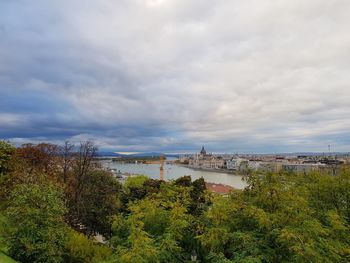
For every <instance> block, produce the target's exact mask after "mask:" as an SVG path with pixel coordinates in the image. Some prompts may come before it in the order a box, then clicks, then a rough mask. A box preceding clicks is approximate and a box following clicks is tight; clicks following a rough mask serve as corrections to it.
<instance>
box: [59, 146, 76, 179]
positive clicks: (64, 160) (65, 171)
mask: <svg viewBox="0 0 350 263" xmlns="http://www.w3.org/2000/svg"><path fill="white" fill-rule="evenodd" d="M73 150H74V144H71V143H69V142H68V141H65V142H64V145H63V146H60V147H59V152H60V157H61V167H62V177H63V178H62V180H63V183H64V184H66V183H67V181H68V177H69V172H70V171H71V170H72V166H73V160H74V159H73V157H74V152H73Z"/></svg>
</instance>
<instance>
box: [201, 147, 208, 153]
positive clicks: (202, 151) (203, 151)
mask: <svg viewBox="0 0 350 263" xmlns="http://www.w3.org/2000/svg"><path fill="white" fill-rule="evenodd" d="M200 154H201V155H207V152H206V150H205V149H204V146H202V150H201V152H200Z"/></svg>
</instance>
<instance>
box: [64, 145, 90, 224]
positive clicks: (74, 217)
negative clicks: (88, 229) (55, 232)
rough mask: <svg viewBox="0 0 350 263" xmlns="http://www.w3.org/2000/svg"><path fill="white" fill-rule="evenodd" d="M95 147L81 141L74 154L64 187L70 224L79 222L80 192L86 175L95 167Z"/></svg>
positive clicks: (85, 180) (80, 209)
mask: <svg viewBox="0 0 350 263" xmlns="http://www.w3.org/2000/svg"><path fill="white" fill-rule="evenodd" d="M96 154H97V147H96V146H95V145H94V144H93V143H92V142H91V141H86V142H81V143H80V147H79V149H78V152H76V153H75V154H74V161H73V170H72V176H71V177H70V179H69V182H68V185H69V187H67V188H66V195H67V198H68V200H69V210H70V213H69V215H70V217H69V221H70V223H71V224H72V225H76V224H80V223H81V222H80V221H81V220H80V218H81V211H82V205H83V202H82V193H83V191H84V189H85V186H86V182H87V177H88V176H89V173H91V172H92V171H93V170H94V169H95V168H96V166H97V165H96V162H95V157H96Z"/></svg>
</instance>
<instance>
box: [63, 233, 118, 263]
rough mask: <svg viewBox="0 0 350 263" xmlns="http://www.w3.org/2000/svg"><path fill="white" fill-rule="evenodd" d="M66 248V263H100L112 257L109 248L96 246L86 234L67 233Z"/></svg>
mask: <svg viewBox="0 0 350 263" xmlns="http://www.w3.org/2000/svg"><path fill="white" fill-rule="evenodd" d="M65 247H66V255H65V257H64V262H67V263H100V262H102V261H104V260H108V259H109V258H110V257H111V255H112V250H111V249H110V248H109V247H107V246H105V245H101V244H96V242H94V241H93V240H91V239H89V238H88V237H86V236H85V235H84V234H82V233H78V232H76V231H73V230H70V231H68V232H67V241H66V244H65Z"/></svg>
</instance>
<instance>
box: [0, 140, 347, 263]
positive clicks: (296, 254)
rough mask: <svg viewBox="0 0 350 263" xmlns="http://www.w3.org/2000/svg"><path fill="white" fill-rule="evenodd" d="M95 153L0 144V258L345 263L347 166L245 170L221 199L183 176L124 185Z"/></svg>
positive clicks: (87, 146)
mask: <svg viewBox="0 0 350 263" xmlns="http://www.w3.org/2000/svg"><path fill="white" fill-rule="evenodd" d="M96 152H97V149H96V147H95V146H94V145H93V144H92V143H91V142H82V143H81V144H80V145H78V146H74V145H71V144H69V143H65V144H64V145H63V146H58V145H53V144H38V145H33V144H26V145H23V146H21V147H19V148H15V147H13V146H11V145H10V144H9V143H7V142H0V222H1V225H0V262H14V261H13V260H16V261H18V262H23V263H24V262H45V263H47V262H48V263H50V262H77V263H80V262H81V263H82V262H84V263H85V262H87V263H89V262H116V263H119V262H120V263H124V262H125V263H128V262H130V263H133V262H135V263H140V262H141V263H142V262H145V263H146V262H164V263H165V262H191V257H192V259H193V260H194V259H195V257H196V260H198V262H213V263H214V262H215V263H228V262H276V263H277V262H350V227H349V226H350V170H349V169H347V168H344V169H343V170H342V171H341V172H339V174H337V175H336V176H331V175H329V174H322V173H318V172H314V173H310V174H307V175H304V174H303V175H302V174H290V173H278V174H251V175H249V176H248V177H247V179H246V180H247V183H248V186H247V187H246V188H245V189H244V190H236V191H232V192H231V193H230V194H229V195H225V196H221V195H215V194H212V193H209V192H208V191H207V190H206V188H205V182H204V180H203V179H198V180H195V181H192V180H191V177H189V176H184V177H181V178H179V179H177V180H175V181H171V182H164V181H160V180H153V179H148V178H146V177H130V178H129V179H128V181H127V182H126V183H125V184H124V185H122V184H121V183H119V182H118V181H117V180H116V179H115V178H114V177H113V176H112V174H110V173H109V172H108V171H105V170H103V169H102V168H101V167H100V166H99V164H98V163H97V162H96V159H95V156H96ZM96 235H102V236H103V242H97V241H96V239H95V238H94V236H96ZM11 258H13V260H12V259H11Z"/></svg>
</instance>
